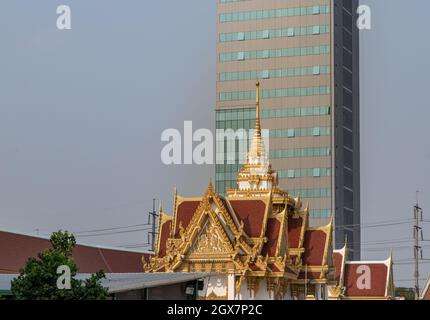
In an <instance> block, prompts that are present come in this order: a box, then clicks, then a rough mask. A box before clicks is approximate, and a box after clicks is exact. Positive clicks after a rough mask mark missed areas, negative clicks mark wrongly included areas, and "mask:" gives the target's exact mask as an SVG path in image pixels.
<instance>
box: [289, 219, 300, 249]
mask: <svg viewBox="0 0 430 320" xmlns="http://www.w3.org/2000/svg"><path fill="white" fill-rule="evenodd" d="M302 226H303V218H301V217H300V218H297V219H294V218H289V219H288V243H289V247H290V248H298V247H299V244H300V243H299V242H300V234H301V233H302Z"/></svg>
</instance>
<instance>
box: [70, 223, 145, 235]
mask: <svg viewBox="0 0 430 320" xmlns="http://www.w3.org/2000/svg"><path fill="white" fill-rule="evenodd" d="M144 226H148V224H147V223H141V224H133V225H129V226H124V227H112V228H105V229H93V230H86V231H78V232H74V234H75V235H80V234H85V233H94V232H103V231H114V230H121V229H129V228H135V227H144Z"/></svg>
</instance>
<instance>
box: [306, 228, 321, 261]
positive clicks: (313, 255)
mask: <svg viewBox="0 0 430 320" xmlns="http://www.w3.org/2000/svg"><path fill="white" fill-rule="evenodd" d="M326 239H327V234H326V233H325V232H324V231H322V230H308V231H306V233H305V241H304V244H303V246H304V248H305V252H304V253H303V255H302V260H303V265H308V266H321V265H322V263H323V259H324V249H325V244H326Z"/></svg>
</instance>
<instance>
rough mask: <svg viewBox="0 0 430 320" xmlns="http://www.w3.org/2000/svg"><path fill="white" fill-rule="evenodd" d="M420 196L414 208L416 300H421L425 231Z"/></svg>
mask: <svg viewBox="0 0 430 320" xmlns="http://www.w3.org/2000/svg"><path fill="white" fill-rule="evenodd" d="M418 194H419V191H417V203H416V205H415V206H414V219H415V225H414V259H415V272H414V278H415V300H418V299H419V298H420V294H421V293H420V269H419V268H420V259H422V255H423V251H422V247H421V246H420V237H421V240H423V229H422V228H421V227H420V222H421V221H422V220H423V211H422V208H421V207H420V206H419V204H418Z"/></svg>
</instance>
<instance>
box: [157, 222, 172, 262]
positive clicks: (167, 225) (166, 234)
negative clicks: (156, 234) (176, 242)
mask: <svg viewBox="0 0 430 320" xmlns="http://www.w3.org/2000/svg"><path fill="white" fill-rule="evenodd" d="M171 227H172V220H168V221H166V222H164V223H163V225H162V226H161V232H160V244H159V246H158V256H159V257H160V258H163V257H164V256H165V255H166V244H167V240H168V239H169V238H170V229H171Z"/></svg>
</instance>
